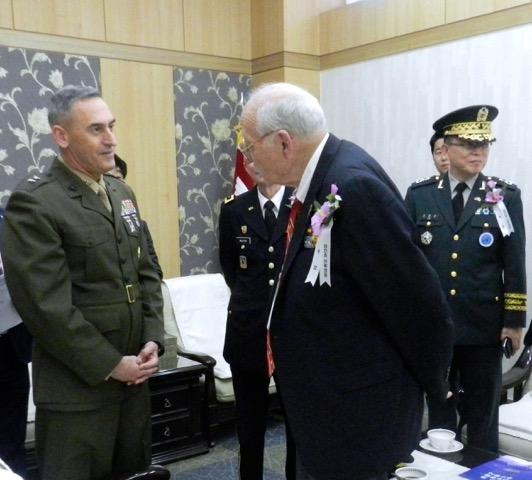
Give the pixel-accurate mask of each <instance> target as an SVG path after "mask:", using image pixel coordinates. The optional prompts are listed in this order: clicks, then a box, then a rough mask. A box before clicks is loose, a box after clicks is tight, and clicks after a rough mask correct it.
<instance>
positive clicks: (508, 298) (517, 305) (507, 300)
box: [504, 292, 526, 312]
mask: <svg viewBox="0 0 532 480" xmlns="http://www.w3.org/2000/svg"><path fill="white" fill-rule="evenodd" d="M504 309H505V310H512V311H515V312H526V293H509V292H507V293H505V294H504Z"/></svg>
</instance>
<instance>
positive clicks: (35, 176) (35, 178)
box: [28, 175, 41, 183]
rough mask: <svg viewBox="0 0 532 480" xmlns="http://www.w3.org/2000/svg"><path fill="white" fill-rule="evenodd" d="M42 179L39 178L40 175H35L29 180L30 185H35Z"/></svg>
mask: <svg viewBox="0 0 532 480" xmlns="http://www.w3.org/2000/svg"><path fill="white" fill-rule="evenodd" d="M40 179H41V177H39V176H38V175H33V177H30V178H28V182H29V183H35V182H37V181H38V180H40Z"/></svg>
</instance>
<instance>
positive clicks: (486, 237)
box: [478, 232, 495, 248]
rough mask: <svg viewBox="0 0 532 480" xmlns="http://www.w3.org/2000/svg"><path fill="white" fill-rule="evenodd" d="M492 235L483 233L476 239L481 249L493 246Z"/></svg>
mask: <svg viewBox="0 0 532 480" xmlns="http://www.w3.org/2000/svg"><path fill="white" fill-rule="evenodd" d="M494 240H495V239H494V238H493V235H492V234H491V233H490V232H484V233H481V234H480V237H478V243H480V246H481V247H484V248H489V247H491V246H492V245H493V242H494Z"/></svg>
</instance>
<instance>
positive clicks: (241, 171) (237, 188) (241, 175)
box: [233, 148, 255, 196]
mask: <svg viewBox="0 0 532 480" xmlns="http://www.w3.org/2000/svg"><path fill="white" fill-rule="evenodd" d="M244 162H245V159H244V155H243V154H242V152H241V151H240V148H237V149H236V161H235V178H234V180H233V193H234V194H235V195H237V196H238V195H240V194H241V193H245V192H247V191H248V190H251V189H252V188H253V187H254V186H255V183H254V182H253V179H252V178H251V177H250V176H249V173H248V172H247V171H246V168H245V167H244Z"/></svg>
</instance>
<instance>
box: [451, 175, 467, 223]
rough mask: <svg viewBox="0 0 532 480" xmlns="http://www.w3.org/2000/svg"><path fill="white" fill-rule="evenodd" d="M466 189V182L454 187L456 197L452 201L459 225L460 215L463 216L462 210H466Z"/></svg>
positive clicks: (455, 217)
mask: <svg viewBox="0 0 532 480" xmlns="http://www.w3.org/2000/svg"><path fill="white" fill-rule="evenodd" d="M466 188H467V184H466V183H464V182H460V183H459V184H458V185H456V187H454V191H455V192H456V195H455V196H454V197H453V199H452V204H453V212H454V221H455V223H458V220H460V215H462V210H463V209H464V190H465V189H466Z"/></svg>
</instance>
